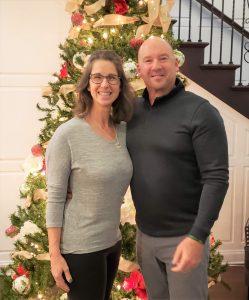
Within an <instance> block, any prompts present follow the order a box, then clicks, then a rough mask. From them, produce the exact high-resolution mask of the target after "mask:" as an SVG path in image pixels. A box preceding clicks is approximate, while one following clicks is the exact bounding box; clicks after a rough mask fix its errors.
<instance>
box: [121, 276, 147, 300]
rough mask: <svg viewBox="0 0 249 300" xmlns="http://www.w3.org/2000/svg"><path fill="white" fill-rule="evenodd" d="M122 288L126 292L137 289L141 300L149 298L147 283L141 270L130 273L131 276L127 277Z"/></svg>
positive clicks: (136, 291)
mask: <svg viewBox="0 0 249 300" xmlns="http://www.w3.org/2000/svg"><path fill="white" fill-rule="evenodd" d="M122 288H123V289H124V290H125V291H126V292H131V291H132V290H134V291H135V293H136V295H137V296H138V297H139V298H140V299H141V300H147V299H148V298H147V293H146V289H145V283H144V278H143V275H142V274H141V273H140V272H139V271H133V272H131V274H130V277H127V278H125V280H124V282H123V284H122Z"/></svg>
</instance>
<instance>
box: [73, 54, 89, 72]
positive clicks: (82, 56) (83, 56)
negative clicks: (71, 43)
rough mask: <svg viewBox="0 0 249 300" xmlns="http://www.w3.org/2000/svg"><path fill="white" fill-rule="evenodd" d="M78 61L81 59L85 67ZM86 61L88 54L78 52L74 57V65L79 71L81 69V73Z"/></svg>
mask: <svg viewBox="0 0 249 300" xmlns="http://www.w3.org/2000/svg"><path fill="white" fill-rule="evenodd" d="M78 59H81V60H82V62H83V65H82V64H79V63H78V61H77V60H78ZM85 59H86V54H85V53H84V52H77V53H76V54H74V56H73V64H74V66H75V67H76V68H77V69H79V70H80V71H82V70H83V68H84V64H85Z"/></svg>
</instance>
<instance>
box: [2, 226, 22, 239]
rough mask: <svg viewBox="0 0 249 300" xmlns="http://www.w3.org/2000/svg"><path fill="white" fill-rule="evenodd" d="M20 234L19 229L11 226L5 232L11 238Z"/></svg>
mask: <svg viewBox="0 0 249 300" xmlns="http://www.w3.org/2000/svg"><path fill="white" fill-rule="evenodd" d="M18 232H19V228H18V227H16V226H14V225H11V226H10V227H8V228H7V229H6V230H5V234H6V235H7V236H9V237H14V236H15V235H16V234H17V233H18Z"/></svg>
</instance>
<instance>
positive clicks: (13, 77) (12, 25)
mask: <svg viewBox="0 0 249 300" xmlns="http://www.w3.org/2000/svg"><path fill="white" fill-rule="evenodd" d="M64 4H65V3H64V1H60V0H35V1H31V0H22V1H20V0H0V40H1V44H0V111H1V118H0V264H4V263H5V262H6V261H8V260H9V252H10V250H11V249H12V241H11V239H9V238H7V237H5V234H4V230H5V228H7V227H8V226H9V224H10V222H9V219H8V216H9V215H10V214H11V213H12V212H14V211H15V209H16V206H17V205H20V204H21V202H22V201H21V200H20V199H19V197H18V195H19V186H20V185H21V184H22V183H23V179H24V175H23V172H22V169H21V164H22V163H23V160H24V159H25V158H26V157H27V155H28V154H29V153H30V148H31V147H32V146H33V145H34V144H35V143H37V136H38V134H39V130H40V128H41V125H42V124H41V123H40V122H39V121H38V118H39V117H41V114H40V113H39V112H38V111H37V109H36V103H37V102H39V101H40V100H41V87H42V86H44V85H46V84H47V82H48V81H49V80H50V79H51V74H52V73H53V72H55V71H57V70H58V69H59V68H60V60H59V50H58V45H59V43H60V42H63V41H64V40H65V37H66V36H67V32H68V29H69V25H70V16H69V15H68V14H67V13H66V12H65V11H64Z"/></svg>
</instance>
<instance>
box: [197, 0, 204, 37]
mask: <svg viewBox="0 0 249 300" xmlns="http://www.w3.org/2000/svg"><path fill="white" fill-rule="evenodd" d="M202 6H203V3H202V1H201V6H200V28H199V40H198V42H199V43H201V42H202V39H201V30H202Z"/></svg>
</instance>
